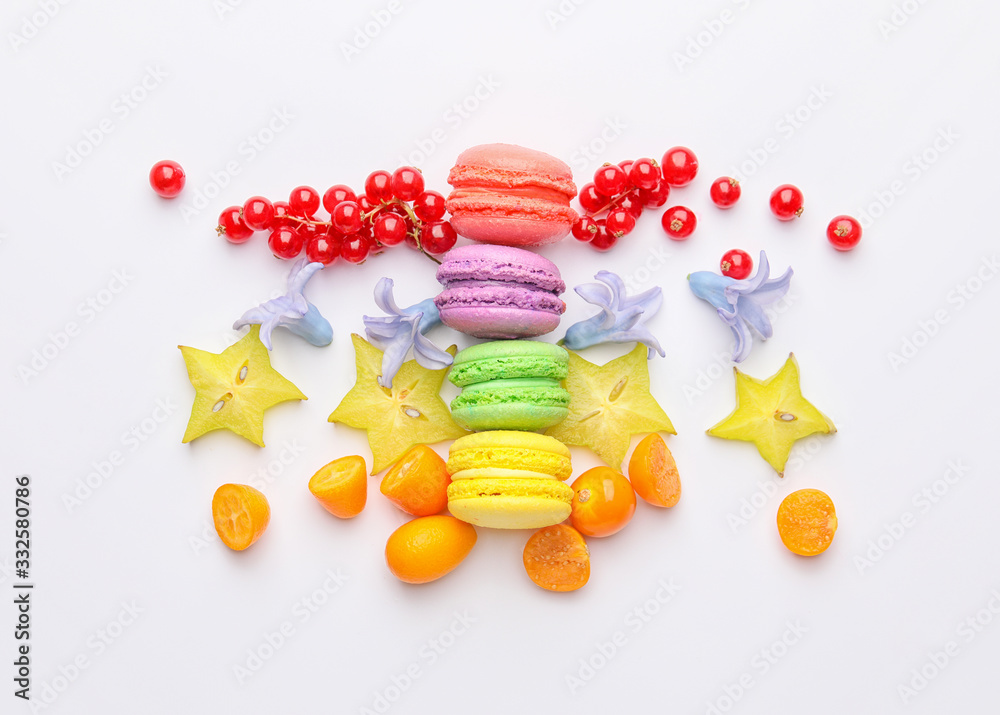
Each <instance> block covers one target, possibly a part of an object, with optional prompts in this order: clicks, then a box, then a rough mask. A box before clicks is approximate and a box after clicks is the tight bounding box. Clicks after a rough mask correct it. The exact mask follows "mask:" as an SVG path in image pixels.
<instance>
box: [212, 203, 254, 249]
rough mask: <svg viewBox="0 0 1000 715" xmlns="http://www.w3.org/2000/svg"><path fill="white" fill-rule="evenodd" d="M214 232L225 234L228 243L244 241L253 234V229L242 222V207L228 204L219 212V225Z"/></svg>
mask: <svg viewBox="0 0 1000 715" xmlns="http://www.w3.org/2000/svg"><path fill="white" fill-rule="evenodd" d="M215 232H216V233H217V234H219V235H220V236H225V237H226V240H227V241H229V242H230V243H244V242H245V241H246V240H247V239H249V238H250V237H251V236H253V229H252V228H250V227H249V226H247V225H246V224H245V223H244V222H243V207H242V206H230V207H229V208H227V209H225V210H224V211H223V212H222V213H221V214H219V225H218V226H216V227H215Z"/></svg>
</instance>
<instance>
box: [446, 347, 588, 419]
mask: <svg viewBox="0 0 1000 715" xmlns="http://www.w3.org/2000/svg"><path fill="white" fill-rule="evenodd" d="M568 370H569V354H568V353H567V352H566V350H565V349H563V348H561V347H559V346H558V345H553V344H551V343H543V342H538V341H533V340H499V341H495V342H490V343H482V344H479V345H474V346H473V347H471V348H467V349H465V350H462V351H460V352H459V353H458V354H457V355H456V356H455V363H454V365H453V366H452V368H451V372H450V373H449V375H448V379H449V380H451V382H452V383H454V384H455V385H457V386H458V387H461V388H462V393H461V394H460V395H459V396H458V397H456V398H455V399H454V400H453V401H452V403H451V413H452V417H453V418H454V420H455V422H457V423H458V424H459V425H461V426H462V427H465V428H466V429H470V430H476V431H481V430H527V431H532V430H541V429H545V428H547V427H551V426H552V425H555V424H558V423H559V422H561V421H562V420H564V419H565V418H566V415H567V414H569V392H567V391H566V390H565V389H564V388H563V387H562V385H561V384H560V382H561V381H562V380H563V379H565V378H566V375H567V372H568Z"/></svg>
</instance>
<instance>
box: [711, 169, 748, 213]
mask: <svg viewBox="0 0 1000 715" xmlns="http://www.w3.org/2000/svg"><path fill="white" fill-rule="evenodd" d="M742 193H743V189H742V188H740V182H738V181H737V180H736V179H733V178H731V177H729V176H720V177H719V178H718V179H716V180H715V181H713V182H712V188H711V189H709V191H708V194H709V196H711V197H712V203H713V204H715V205H716V206H718V207H719V208H720V209H728V208H730V207H731V206H733V205H734V204H735V203H736V202H737V201H739V200H740V194H742Z"/></svg>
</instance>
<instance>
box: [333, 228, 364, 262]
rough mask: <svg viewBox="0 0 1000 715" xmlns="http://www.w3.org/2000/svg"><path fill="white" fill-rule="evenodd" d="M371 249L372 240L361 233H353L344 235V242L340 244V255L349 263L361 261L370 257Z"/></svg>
mask: <svg viewBox="0 0 1000 715" xmlns="http://www.w3.org/2000/svg"><path fill="white" fill-rule="evenodd" d="M370 250H371V241H370V240H369V239H368V238H367V237H366V236H362V235H361V234H360V233H352V234H350V235H349V236H344V242H343V243H342V244H341V245H340V257H341V258H343V259H344V260H345V261H347V262H348V263H361V261H363V260H365V259H366V258H368V252H369V251H370Z"/></svg>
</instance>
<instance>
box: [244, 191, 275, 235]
mask: <svg viewBox="0 0 1000 715" xmlns="http://www.w3.org/2000/svg"><path fill="white" fill-rule="evenodd" d="M273 218H274V204H272V203H271V202H270V201H269V200H268V199H265V198H264V197H263V196H251V197H250V198H249V199H247V200H246V203H244V204H243V223H245V224H246V225H247V226H249V227H250V228H252V229H253V230H254V231H263V230H264V229H265V228H267V227H268V226H269V225H270V223H271V220H272V219H273Z"/></svg>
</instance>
